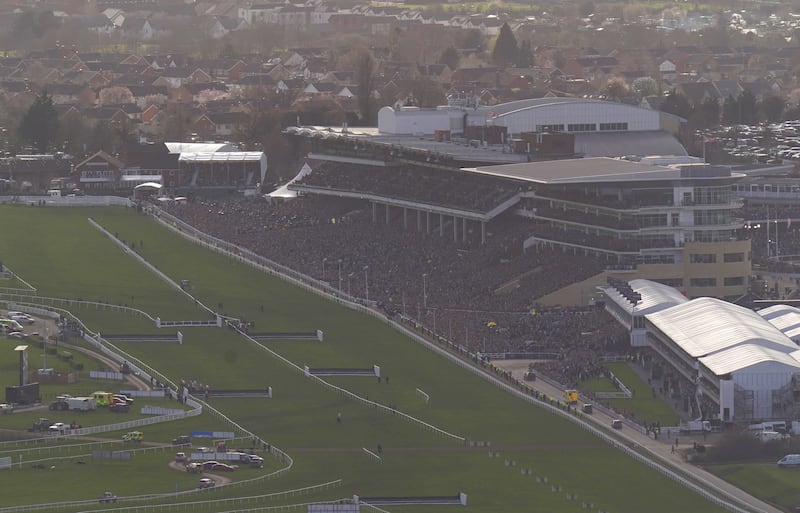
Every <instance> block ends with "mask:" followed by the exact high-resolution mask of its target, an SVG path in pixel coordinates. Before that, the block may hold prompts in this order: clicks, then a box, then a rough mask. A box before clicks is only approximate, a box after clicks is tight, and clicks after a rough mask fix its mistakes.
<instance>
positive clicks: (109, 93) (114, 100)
mask: <svg viewBox="0 0 800 513" xmlns="http://www.w3.org/2000/svg"><path fill="white" fill-rule="evenodd" d="M99 101H100V105H122V104H123V103H135V101H136V100H135V99H134V98H133V93H131V90H130V89H128V88H127V87H121V86H114V87H106V88H105V89H101V90H100V97H99Z"/></svg>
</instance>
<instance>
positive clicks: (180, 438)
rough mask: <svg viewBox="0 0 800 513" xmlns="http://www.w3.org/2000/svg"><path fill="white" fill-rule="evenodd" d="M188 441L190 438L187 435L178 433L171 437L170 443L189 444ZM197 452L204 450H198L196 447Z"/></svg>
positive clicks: (189, 441)
mask: <svg viewBox="0 0 800 513" xmlns="http://www.w3.org/2000/svg"><path fill="white" fill-rule="evenodd" d="M190 443H191V440H190V439H189V436H188V435H180V436H176V437H175V438H173V439H172V445H189V444H190ZM198 452H205V451H200V450H199V449H198Z"/></svg>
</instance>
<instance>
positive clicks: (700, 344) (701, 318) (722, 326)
mask: <svg viewBox="0 0 800 513" xmlns="http://www.w3.org/2000/svg"><path fill="white" fill-rule="evenodd" d="M647 320H648V322H650V323H651V324H653V325H654V326H655V327H656V328H658V329H659V330H660V331H661V332H662V333H664V334H665V335H666V336H668V337H669V338H670V339H671V340H672V341H673V342H674V343H675V344H677V345H678V346H679V347H680V348H681V349H683V351H685V352H686V353H687V354H688V355H689V356H691V357H693V358H700V357H704V356H708V355H711V354H714V353H717V352H719V351H723V350H729V349H730V348H734V347H737V346H741V345H745V344H756V345H759V346H761V347H765V348H770V349H773V350H776V351H779V352H782V353H784V354H788V353H790V352H792V351H796V350H797V349H798V346H797V344H795V343H794V342H792V341H791V339H789V337H787V336H786V335H784V334H783V333H781V331H780V330H779V329H778V328H776V327H775V326H773V325H772V324H770V323H769V322H767V321H766V320H764V318H762V317H761V316H760V315H758V314H757V313H756V312H753V311H752V310H748V309H747V308H744V307H741V306H737V305H734V304H731V303H727V302H725V301H722V300H720V299H715V298H708V297H704V298H698V299H693V300H691V301H687V302H685V303H682V304H679V305H676V306H673V307H672V308H668V309H666V310H662V311H660V312H655V313H652V314H649V315H647Z"/></svg>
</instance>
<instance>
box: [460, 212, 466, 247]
mask: <svg viewBox="0 0 800 513" xmlns="http://www.w3.org/2000/svg"><path fill="white" fill-rule="evenodd" d="M461 241H462V242H467V218H466V217H465V218H464V219H462V220H461Z"/></svg>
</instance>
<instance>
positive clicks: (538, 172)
mask: <svg viewBox="0 0 800 513" xmlns="http://www.w3.org/2000/svg"><path fill="white" fill-rule="evenodd" d="M465 170H466V171H470V172H474V173H480V174H485V175H490V176H497V177H501V178H510V179H513V180H523V181H526V182H535V183H542V184H569V183H573V184H579V183H598V182H608V183H615V182H642V181H672V180H679V179H681V177H682V173H683V171H682V170H681V169H679V168H672V167H663V166H651V165H647V164H640V163H638V162H631V161H628V160H621V159H612V158H608V157H594V158H585V159H567V160H547V161H540V162H524V163H521V164H503V165H499V166H481V167H476V168H471V169H470V168H465ZM742 176H743V175H740V174H735V173H731V175H730V176H729V177H725V178H730V177H735V178H741V177H742ZM713 178H717V179H719V178H721V177H720V176H715V177H713Z"/></svg>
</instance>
